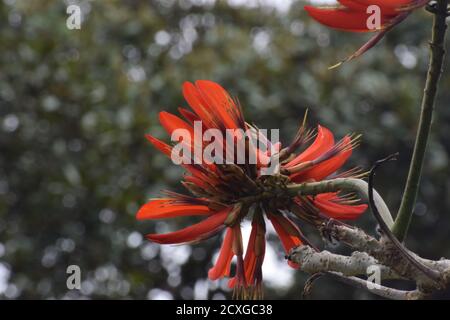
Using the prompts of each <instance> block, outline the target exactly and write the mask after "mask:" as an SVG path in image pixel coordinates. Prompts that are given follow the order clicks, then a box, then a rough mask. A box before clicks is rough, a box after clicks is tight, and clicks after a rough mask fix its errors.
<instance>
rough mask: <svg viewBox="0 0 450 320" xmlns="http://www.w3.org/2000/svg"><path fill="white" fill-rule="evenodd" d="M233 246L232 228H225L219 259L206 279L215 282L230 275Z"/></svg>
mask: <svg viewBox="0 0 450 320" xmlns="http://www.w3.org/2000/svg"><path fill="white" fill-rule="evenodd" d="M232 246H233V228H227V232H226V234H225V238H224V239H223V242H222V247H221V248H220V253H219V258H217V261H216V263H215V265H214V267H212V268H211V269H209V272H208V277H209V279H211V280H217V279H219V278H222V277H224V276H227V275H229V274H230V266H231V260H232V259H233V256H234V253H233V250H232Z"/></svg>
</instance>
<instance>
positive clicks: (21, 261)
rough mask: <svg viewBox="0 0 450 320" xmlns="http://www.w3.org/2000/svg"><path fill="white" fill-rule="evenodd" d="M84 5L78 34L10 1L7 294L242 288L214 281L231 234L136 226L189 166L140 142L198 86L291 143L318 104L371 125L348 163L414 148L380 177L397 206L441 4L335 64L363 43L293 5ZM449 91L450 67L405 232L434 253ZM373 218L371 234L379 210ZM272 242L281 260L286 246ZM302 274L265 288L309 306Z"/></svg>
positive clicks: (3, 227) (1, 119)
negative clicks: (195, 240)
mask: <svg viewBox="0 0 450 320" xmlns="http://www.w3.org/2000/svg"><path fill="white" fill-rule="evenodd" d="M78 3H79V4H80V5H81V7H82V11H83V14H84V19H83V20H84V21H83V24H82V28H81V30H68V29H67V28H66V18H67V15H66V6H67V4H66V3H65V2H62V1H61V2H60V1H50V0H36V1H20V0H16V1H12V0H4V1H2V2H1V3H0V18H1V19H0V45H1V49H2V50H1V53H0V296H1V297H4V298H52V297H53V298H63V297H71V298H78V297H88V298H105V297H106V298H147V297H148V298H162V297H173V298H184V299H191V298H205V297H208V298H221V297H225V296H227V297H228V296H229V295H230V293H229V291H228V290H226V289H225V287H226V285H225V284H226V282H224V283H223V286H220V285H219V286H216V285H214V284H212V283H209V282H208V281H207V280H206V270H207V269H206V267H205V265H208V264H210V263H211V259H212V256H213V254H214V250H213V249H212V248H217V247H218V245H217V243H218V241H219V239H211V240H209V241H208V242H206V243H203V244H200V245H195V246H191V247H186V248H188V249H186V248H183V249H181V247H170V248H164V249H163V248H160V247H158V246H156V245H153V244H150V243H147V242H145V241H143V240H142V235H141V233H140V231H142V232H149V231H162V230H166V229H167V228H169V227H170V228H172V227H175V226H174V225H173V224H172V221H171V224H170V226H169V225H168V224H166V223H164V222H161V223H157V224H154V223H152V222H150V223H149V224H148V225H146V224H143V223H138V222H136V221H135V218H134V215H135V213H136V210H137V208H138V207H139V205H140V204H142V203H144V202H145V200H146V199H147V198H148V196H150V195H155V194H157V193H158V192H159V191H160V190H161V189H165V188H169V187H170V188H171V189H172V190H176V188H177V187H178V188H179V186H178V185H177V182H178V179H179V177H180V174H181V172H179V171H176V170H174V166H169V160H167V159H165V158H164V157H163V156H162V155H159V154H158V153H157V152H156V151H155V150H153V149H152V148H151V146H149V145H148V143H147V142H146V141H145V139H144V137H143V136H144V133H146V132H150V133H152V134H154V135H156V136H159V137H163V136H164V135H163V133H162V132H161V131H160V130H161V129H160V127H159V126H158V125H156V121H157V120H156V119H157V117H156V115H157V113H158V112H159V111H161V110H163V109H164V110H171V111H175V109H176V108H177V107H178V106H180V105H184V103H183V101H182V96H181V94H180V86H181V83H182V82H183V81H185V80H195V79H211V80H214V81H217V82H219V83H221V84H222V85H223V86H224V87H226V88H227V89H228V90H229V91H230V92H231V93H232V94H234V95H236V96H239V99H240V101H241V103H242V104H243V105H244V106H245V112H246V114H247V115H246V116H247V118H248V119H252V121H254V122H255V123H257V124H258V125H259V126H260V127H263V128H281V129H282V130H281V134H282V135H283V136H284V139H286V138H289V137H292V136H293V135H294V133H295V130H296V128H297V127H298V124H299V122H300V121H301V119H302V116H303V113H304V111H305V109H306V108H309V110H310V120H309V121H310V122H309V123H310V124H311V125H314V124H315V123H316V122H318V121H320V122H321V123H323V124H324V125H326V126H328V127H330V128H332V129H333V131H334V132H336V134H337V135H339V136H342V135H344V134H345V133H347V132H348V131H355V132H360V133H363V135H364V136H363V144H362V145H361V147H360V148H359V149H357V150H356V151H355V153H354V156H352V158H351V162H352V163H351V164H355V165H356V164H358V165H361V164H362V165H365V166H366V167H369V166H370V164H371V163H372V162H373V160H374V159H379V158H381V157H383V156H385V155H387V154H390V153H393V152H396V151H399V152H400V158H399V161H397V162H396V163H394V164H392V165H389V166H386V167H384V168H383V170H381V171H380V172H378V175H377V188H378V190H379V191H380V193H382V194H383V195H384V197H385V199H386V201H387V202H388V204H389V205H390V207H391V208H393V209H395V208H397V207H398V205H399V202H400V197H401V193H402V190H403V183H402V182H403V181H404V180H405V178H406V174H407V170H408V162H409V159H410V155H411V152H412V147H413V141H414V138H415V132H416V119H417V116H418V113H419V107H418V106H419V104H420V99H421V96H422V88H423V84H424V76H425V73H426V68H427V62H428V47H427V41H428V38H429V30H430V27H429V26H430V24H431V16H430V15H429V14H426V13H425V12H423V11H418V12H416V13H414V15H415V18H414V19H408V20H407V21H405V22H404V23H402V24H401V25H399V26H398V27H397V28H396V29H395V30H393V31H392V32H390V33H389V34H388V35H387V38H386V39H385V40H384V41H383V42H382V43H381V44H380V45H378V47H377V50H373V51H370V52H368V53H366V54H365V56H364V57H362V58H360V59H359V61H358V63H348V64H346V65H344V66H342V67H341V68H339V69H336V70H334V71H332V72H330V71H328V70H327V68H328V67H329V66H330V65H332V64H334V63H336V62H337V61H340V60H341V59H342V58H344V57H345V56H347V55H348V54H350V53H352V52H353V51H354V50H355V49H356V48H357V47H358V46H359V45H360V44H361V37H355V36H354V35H353V34H346V33H341V32H334V31H330V30H328V29H326V28H324V27H322V26H320V25H318V24H316V23H314V22H313V21H311V19H309V18H306V14H305V12H304V11H303V9H302V7H303V4H304V3H303V2H300V1H293V3H292V5H291V7H290V9H289V10H288V11H279V10H276V9H273V8H272V7H269V6H266V7H264V6H255V7H245V6H240V5H233V3H235V2H232V1H230V3H228V2H226V1H192V2H191V1H189V0H179V1H176V0H171V1H168V0H161V1H156V0H154V1H147V2H144V1H138V0H128V1H115V0H111V1H79V2H78ZM336 48H339V50H336ZM449 85H450V78H449V75H448V72H445V73H444V74H443V78H442V82H441V88H442V90H441V92H440V94H439V96H438V101H437V110H436V114H435V125H434V130H433V134H432V138H431V140H430V143H429V149H428V154H427V156H426V161H425V165H426V167H425V169H424V176H423V179H422V186H421V189H420V193H419V198H418V203H417V206H416V217H415V219H414V221H413V224H412V226H411V230H410V233H409V237H408V239H407V246H408V247H409V248H410V249H412V250H413V251H415V252H417V253H418V254H420V255H422V256H424V257H429V258H434V259H437V258H439V257H440V256H441V255H443V256H450V249H449V247H448V246H447V245H446V244H447V242H448V238H447V236H448V226H449V225H450V223H449V222H450V216H449V215H448V214H447V213H448V212H449V209H450V200H449V199H450V198H449V197H448V195H449V189H450V180H449V178H448V177H449V173H450V172H449V171H450V169H449V165H448V164H449V159H448V154H449V150H450V141H449V139H448V132H449V130H450V109H449V108H447V104H448V103H449V102H450V93H449V92H448V90H446V88H448V87H449ZM179 191H181V189H180V190H179ZM393 211H395V210H393ZM179 223H180V225H181V224H184V223H185V222H184V221H180V222H179ZM358 223H359V224H361V225H362V226H364V228H365V229H366V230H373V229H374V221H373V219H372V217H371V216H370V215H367V217H366V218H363V219H362V220H361V222H358ZM269 239H271V237H269ZM274 239H275V238H274ZM313 240H314V239H313ZM315 240H316V241H317V240H319V239H315ZM189 248H190V249H189ZM273 248H274V249H275V250H274V255H273V257H272V258H274V257H278V259H280V260H281V259H282V258H283V253H282V250H281V247H279V244H278V243H277V242H276V241H274V242H273ZM336 250H337V251H338V252H339V251H340V250H345V249H344V248H336ZM272 261H273V264H274V263H276V261H275V260H274V259H272ZM283 263H284V262H283ZM70 264H77V265H79V266H80V267H81V270H82V279H83V281H82V290H81V291H79V292H78V291H68V290H67V288H66V273H65V272H66V268H67V266H68V265H70ZM273 264H272V265H273ZM266 266H267V267H268V268H270V265H269V264H268V263H266ZM267 273H268V270H267V269H266V272H265V276H266V278H267V277H268V276H269V275H268V274H267ZM292 277H293V281H290V277H289V275H288V276H286V277H285V278H283V279H279V280H278V281H272V282H270V281H269V283H268V284H267V286H266V297H267V298H280V299H281V298H286V299H297V298H299V297H300V294H301V288H302V286H303V283H304V281H305V278H306V275H304V274H301V273H293V274H292ZM444 296H447V297H448V293H442V297H444ZM313 297H314V298H336V297H339V298H365V297H368V298H374V296H372V295H370V294H368V293H366V292H365V291H360V290H356V289H353V288H351V287H347V286H344V285H340V284H338V283H336V282H333V281H319V282H318V284H317V287H316V289H315V290H314V293H313Z"/></svg>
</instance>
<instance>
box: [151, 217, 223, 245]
mask: <svg viewBox="0 0 450 320" xmlns="http://www.w3.org/2000/svg"><path fill="white" fill-rule="evenodd" d="M230 210H231V208H225V209H223V210H222V211H219V212H216V213H214V214H212V215H210V216H209V217H208V218H206V219H205V220H203V221H201V222H199V223H196V224H194V225H192V226H189V227H186V228H184V229H181V230H178V231H174V232H169V233H165V234H148V235H146V238H147V239H149V240H151V241H153V242H156V243H162V244H175V243H185V242H192V241H197V240H202V239H204V238H206V237H209V236H211V235H212V234H214V233H215V232H217V231H218V230H219V229H220V227H221V226H223V223H224V221H225V219H226V218H227V216H228V213H229V212H230Z"/></svg>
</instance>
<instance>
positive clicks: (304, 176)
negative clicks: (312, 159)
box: [291, 136, 352, 182]
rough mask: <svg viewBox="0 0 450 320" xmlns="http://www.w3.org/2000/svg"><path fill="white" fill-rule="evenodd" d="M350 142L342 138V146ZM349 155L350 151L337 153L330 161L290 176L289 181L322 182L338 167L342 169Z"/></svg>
mask: <svg viewBox="0 0 450 320" xmlns="http://www.w3.org/2000/svg"><path fill="white" fill-rule="evenodd" d="M350 142H351V140H350V138H349V137H348V136H347V137H345V138H344V142H343V143H344V145H345V144H348V143H350ZM351 155H352V150H351V149H349V150H346V151H342V152H339V153H338V154H337V155H335V156H334V157H332V158H331V159H328V160H326V161H324V162H321V163H319V164H317V165H315V166H313V167H312V168H311V169H308V170H305V171H303V172H300V173H298V174H297V175H295V174H294V175H292V176H291V180H292V181H294V182H299V181H307V180H309V179H313V180H315V181H320V180H323V179H324V178H326V177H328V176H329V175H330V174H332V173H334V172H335V171H337V170H338V169H339V168H340V167H342V166H343V165H344V163H345V162H346V161H347V159H348V158H349V157H350V156H351Z"/></svg>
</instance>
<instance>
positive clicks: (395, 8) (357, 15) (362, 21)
mask: <svg viewBox="0 0 450 320" xmlns="http://www.w3.org/2000/svg"><path fill="white" fill-rule="evenodd" d="M338 2H339V3H340V5H339V6H335V7H313V6H305V10H306V11H307V12H308V14H309V15H310V16H311V17H312V18H314V19H315V20H317V21H318V22H320V23H322V24H324V25H326V26H328V27H331V28H335V29H339V30H343V31H350V32H376V33H377V34H376V35H375V36H374V37H372V38H371V39H370V40H369V41H368V42H366V43H365V44H364V45H363V46H362V47H361V48H360V49H358V51H356V52H355V53H354V54H352V55H351V56H350V57H348V58H347V59H345V60H344V61H342V62H346V61H349V60H351V59H354V58H356V57H359V56H360V55H362V54H363V53H365V52H366V51H367V50H369V49H371V48H372V47H373V46H375V45H376V44H377V43H378V42H379V41H380V40H381V39H382V38H383V37H384V35H385V34H386V33H387V32H388V31H390V30H391V29H392V28H393V27H395V26H396V25H397V24H399V23H400V22H402V21H403V20H404V19H406V18H407V17H408V16H409V15H410V14H411V12H412V11H413V10H415V9H417V8H420V7H423V6H425V5H426V4H427V3H428V2H430V0H338ZM371 6H377V7H378V8H379V10H380V11H379V13H380V17H379V18H380V21H379V22H380V26H379V27H374V26H373V23H372V22H373V20H371V19H372V18H371V17H374V14H376V13H375V11H372V10H371V8H373V7H371ZM368 22H369V23H368ZM342 62H340V63H338V64H337V65H336V66H338V65H340V64H341V63H342Z"/></svg>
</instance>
